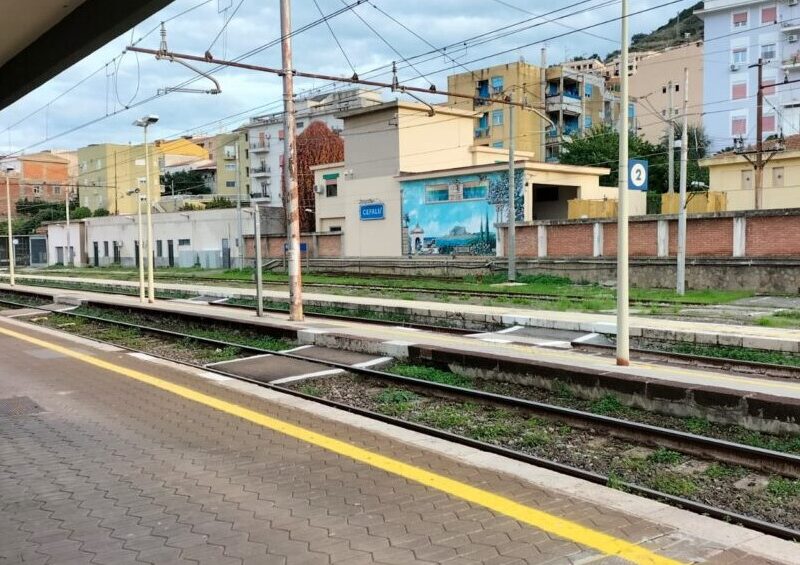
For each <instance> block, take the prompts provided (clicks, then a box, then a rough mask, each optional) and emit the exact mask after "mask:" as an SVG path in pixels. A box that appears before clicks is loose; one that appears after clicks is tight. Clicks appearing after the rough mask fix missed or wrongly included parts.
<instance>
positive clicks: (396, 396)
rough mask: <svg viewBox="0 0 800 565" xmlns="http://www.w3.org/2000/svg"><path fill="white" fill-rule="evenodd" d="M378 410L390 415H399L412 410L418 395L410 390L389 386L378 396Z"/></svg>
mask: <svg viewBox="0 0 800 565" xmlns="http://www.w3.org/2000/svg"><path fill="white" fill-rule="evenodd" d="M376 400H377V402H378V410H379V411H380V412H382V413H383V414H387V415H389V416H399V415H401V414H404V413H406V412H408V411H409V410H411V408H412V406H413V404H414V403H415V402H416V401H417V395H416V394H414V393H413V392H411V391H410V390H403V389H399V388H387V389H385V390H383V391H381V392H380V394H378V396H377V397H376Z"/></svg>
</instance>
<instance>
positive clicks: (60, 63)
mask: <svg viewBox="0 0 800 565" xmlns="http://www.w3.org/2000/svg"><path fill="white" fill-rule="evenodd" d="M171 2H172V0H3V1H2V2H0V6H2V16H1V17H0V110H2V109H3V108H5V107H6V106H9V105H10V104H12V103H14V102H15V101H16V100H18V99H20V98H22V97H23V96H25V95H26V94H27V93H29V92H30V91H32V90H33V89H35V88H36V87H38V86H40V85H41V84H43V83H44V82H46V81H48V80H49V79H51V78H53V77H54V76H55V75H57V74H58V73H60V72H61V71H63V70H64V69H66V68H68V67H70V66H71V65H73V64H75V63H77V62H78V61H80V60H81V59H82V58H84V57H86V56H87V55H89V54H90V53H92V52H93V51H95V50H97V49H98V48H100V47H102V46H103V45H105V44H106V43H108V42H109V41H111V40H112V39H114V38H115V37H117V36H118V35H120V34H122V33H124V32H125V31H127V30H128V29H130V28H131V27H133V26H135V25H136V24H138V23H139V22H141V21H142V20H144V19H145V18H147V17H149V16H151V15H152V14H154V13H155V12H157V11H158V10H160V9H161V8H163V7H164V6H166V5H167V4H170V3H171Z"/></svg>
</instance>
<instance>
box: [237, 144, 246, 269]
mask: <svg viewBox="0 0 800 565" xmlns="http://www.w3.org/2000/svg"><path fill="white" fill-rule="evenodd" d="M236 222H237V230H238V232H239V233H238V234H237V236H238V237H237V239H236V253H237V254H238V257H237V258H236V261H237V263H238V264H239V265H238V267H239V270H241V269H242V268H244V240H243V237H244V230H243V229H242V174H241V171H240V170H239V140H238V139H237V140H236Z"/></svg>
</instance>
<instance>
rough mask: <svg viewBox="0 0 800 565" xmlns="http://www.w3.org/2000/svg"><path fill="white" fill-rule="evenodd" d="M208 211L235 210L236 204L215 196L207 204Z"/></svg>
mask: <svg viewBox="0 0 800 565" xmlns="http://www.w3.org/2000/svg"><path fill="white" fill-rule="evenodd" d="M205 205H206V210H211V209H214V208H235V207H236V204H234V203H233V202H231V201H230V200H229V199H228V198H223V197H222V196H215V197H214V198H212V199H211V200H210V201H209V202H206V204H205Z"/></svg>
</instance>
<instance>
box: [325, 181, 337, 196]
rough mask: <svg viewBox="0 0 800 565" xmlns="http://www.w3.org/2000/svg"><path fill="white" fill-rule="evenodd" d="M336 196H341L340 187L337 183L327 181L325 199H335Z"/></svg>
mask: <svg viewBox="0 0 800 565" xmlns="http://www.w3.org/2000/svg"><path fill="white" fill-rule="evenodd" d="M336 196H339V185H338V184H337V181H335V180H334V181H327V182H326V183H325V197H326V198H334V197H336Z"/></svg>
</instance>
